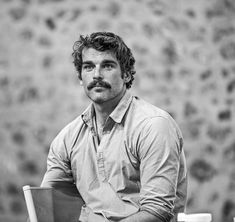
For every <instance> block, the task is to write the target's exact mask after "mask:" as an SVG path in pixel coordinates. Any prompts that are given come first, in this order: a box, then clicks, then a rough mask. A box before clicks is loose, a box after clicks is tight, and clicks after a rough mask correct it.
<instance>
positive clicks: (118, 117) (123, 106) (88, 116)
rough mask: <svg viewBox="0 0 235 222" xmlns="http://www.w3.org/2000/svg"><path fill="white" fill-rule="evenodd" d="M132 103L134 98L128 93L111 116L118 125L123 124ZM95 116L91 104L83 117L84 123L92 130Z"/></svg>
mask: <svg viewBox="0 0 235 222" xmlns="http://www.w3.org/2000/svg"><path fill="white" fill-rule="evenodd" d="M131 101H132V96H131V94H130V92H128V91H126V93H125V94H124V96H123V97H122V99H121V100H120V102H119V103H118V105H117V106H116V108H115V109H114V110H113V112H112V113H111V114H110V115H109V117H110V118H112V119H113V121H115V122H116V123H121V121H122V119H123V117H124V115H125V113H126V111H127V109H128V107H129V105H130V103H131ZM93 116H94V107H93V105H92V104H90V105H89V106H88V107H87V109H86V110H85V111H84V112H83V113H82V115H81V117H82V119H83V122H84V123H85V124H87V125H88V126H89V127H91V128H92V118H93Z"/></svg>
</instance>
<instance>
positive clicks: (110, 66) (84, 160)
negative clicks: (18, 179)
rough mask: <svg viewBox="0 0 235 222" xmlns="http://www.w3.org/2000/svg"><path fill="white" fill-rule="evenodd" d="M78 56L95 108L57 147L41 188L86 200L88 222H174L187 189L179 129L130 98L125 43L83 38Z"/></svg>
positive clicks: (130, 64)
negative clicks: (49, 188)
mask: <svg viewBox="0 0 235 222" xmlns="http://www.w3.org/2000/svg"><path fill="white" fill-rule="evenodd" d="M72 55H73V58H74V65H75V67H76V70H77V72H78V74H79V79H80V81H81V84H82V85H83V87H84V90H85V93H86V95H87V96H88V97H89V99H90V100H91V101H92V103H91V105H90V106H89V107H88V108H87V109H86V110H85V112H84V113H83V114H82V115H80V116H78V117H77V118H76V119H75V120H74V121H72V122H71V123H70V124H68V125H67V126H66V127H65V128H64V129H63V130H62V131H61V132H60V133H59V134H58V136H57V137H56V138H55V140H54V141H53V143H52V145H51V148H50V152H49V155H48V167H47V172H46V174H45V176H44V179H43V182H42V186H52V187H54V188H56V189H60V190H62V191H63V192H65V193H66V192H67V193H70V194H74V195H81V197H82V199H83V200H84V203H85V205H84V207H83V209H82V212H81V215H80V218H79V220H80V221H82V222H84V221H88V222H93V221H94V222H98V221H122V222H128V221H129V222H132V221H135V222H138V221H141V222H145V221H146V222H152V221H157V222H167V221H173V219H175V218H176V215H177V213H178V212H182V211H184V208H185V202H186V189H187V179H186V164H185V157H184V152H183V149H182V145H183V142H182V135H181V132H180V130H179V128H178V126H177V124H176V123H175V121H174V120H173V119H172V118H171V116H170V115H169V114H168V113H166V112H165V111H163V110H161V109H159V108H157V107H155V106H153V105H151V104H148V103H147V102H145V101H143V100H141V99H139V98H137V97H133V96H131V94H130V92H129V90H128V89H129V88H130V87H131V85H132V82H133V80H134V74H135V70H134V64H135V59H134V57H133V55H132V53H131V51H130V49H129V48H128V47H127V46H126V45H125V43H124V42H123V41H122V39H121V38H120V37H119V36H117V35H115V34H113V33H109V32H97V33H92V34H91V35H89V36H86V37H84V36H80V39H79V40H78V41H77V42H75V44H74V51H73V54H72Z"/></svg>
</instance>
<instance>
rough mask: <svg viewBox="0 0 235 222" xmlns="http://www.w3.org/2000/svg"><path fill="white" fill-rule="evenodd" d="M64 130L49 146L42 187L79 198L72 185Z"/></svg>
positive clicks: (72, 180)
mask: <svg viewBox="0 0 235 222" xmlns="http://www.w3.org/2000/svg"><path fill="white" fill-rule="evenodd" d="M64 131H65V130H62V131H61V132H60V133H59V135H57V137H56V138H55V139H54V141H53V142H52V144H51V146H50V150H49V154H48V157H47V171H46V173H45V175H44V178H43V181H42V183H41V186H42V187H53V188H55V189H57V190H59V191H61V192H63V193H65V194H68V195H74V196H80V195H79V193H78V190H77V188H76V185H75V183H74V179H73V175H72V169H71V164H70V158H69V153H68V149H67V145H66V135H65V132H64Z"/></svg>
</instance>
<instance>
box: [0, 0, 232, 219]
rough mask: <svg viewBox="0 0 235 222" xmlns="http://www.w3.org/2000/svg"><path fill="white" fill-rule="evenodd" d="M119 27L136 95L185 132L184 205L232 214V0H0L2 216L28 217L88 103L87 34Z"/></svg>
mask: <svg viewBox="0 0 235 222" xmlns="http://www.w3.org/2000/svg"><path fill="white" fill-rule="evenodd" d="M93 31H112V32H115V33H117V34H118V35H120V36H121V37H122V38H123V39H124V41H125V42H126V43H127V45H128V46H129V47H130V48H131V49H132V51H133V54H134V56H135V58H136V61H137V62H136V70H137V74H136V77H135V81H134V85H133V86H132V89H131V90H132V92H133V94H135V95H137V96H140V97H142V98H144V99H145V100H147V101H149V102H150V103H153V104H154V105H156V106H158V107H161V108H162V109H165V110H167V111H168V112H170V113H171V115H172V116H173V117H174V118H175V119H176V121H177V123H178V124H179V126H180V128H181V129H182V132H183V135H184V139H185V143H184V148H185V152H186V157H187V165H188V171H189V193H188V202H187V212H188V213H197V212H211V213H212V215H213V222H221V221H223V222H232V217H235V116H234V114H235V0H207V1H205V0H126V1H118V0H102V1H96V0H86V1H85V0H76V1H75V0H0V222H23V221H25V218H26V217H27V212H26V207H25V202H24V197H23V192H22V186H23V185H25V184H29V185H32V186H39V185H40V182H41V180H42V176H43V174H44V172H45V170H46V157H47V153H48V150H49V146H50V143H51V141H52V140H53V138H54V137H55V136H56V134H57V133H58V132H59V131H60V130H61V129H62V127H64V126H65V125H66V124H67V123H68V122H70V121H71V120H73V119H74V118H75V117H76V116H77V115H79V114H80V113H81V112H82V111H83V110H84V109H85V108H86V106H87V105H88V103H89V101H88V99H87V98H86V96H85V95H84V93H83V89H82V87H81V86H80V85H79V81H78V80H77V74H76V72H75V70H74V67H73V64H72V58H71V53H72V45H73V43H74V42H75V41H76V40H77V39H78V36H79V35H80V34H88V33H91V32H93Z"/></svg>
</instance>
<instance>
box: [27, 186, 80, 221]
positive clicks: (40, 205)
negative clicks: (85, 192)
mask: <svg viewBox="0 0 235 222" xmlns="http://www.w3.org/2000/svg"><path fill="white" fill-rule="evenodd" d="M23 191H24V196H25V202H26V206H27V211H28V214H29V219H30V222H64V221H66V222H77V221H78V218H79V216H80V212H81V207H82V205H84V201H83V200H82V198H81V197H77V196H76V197H75V196H71V195H67V194H64V193H62V192H60V191H58V190H55V189H53V188H49V187H48V188H47V187H30V186H29V185H26V186H24V187H23Z"/></svg>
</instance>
